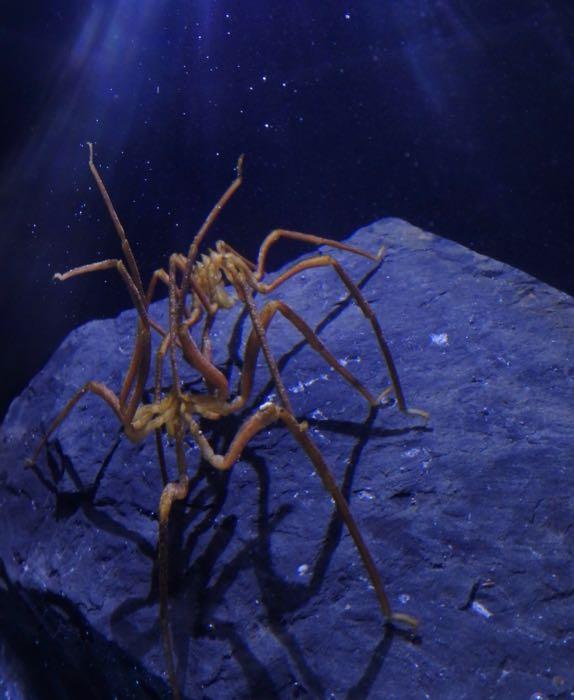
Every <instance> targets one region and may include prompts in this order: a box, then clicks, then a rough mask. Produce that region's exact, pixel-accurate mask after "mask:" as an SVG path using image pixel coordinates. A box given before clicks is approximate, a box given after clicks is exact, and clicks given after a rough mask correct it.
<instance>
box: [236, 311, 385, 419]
mask: <svg viewBox="0 0 574 700" xmlns="http://www.w3.org/2000/svg"><path fill="white" fill-rule="evenodd" d="M277 312H279V313H281V314H282V315H283V316H284V317H285V318H286V319H287V320H288V321H289V322H290V323H292V324H293V325H294V326H295V328H297V330H299V332H300V333H301V334H302V335H303V337H304V338H305V340H306V341H307V342H308V343H309V345H310V346H311V347H312V348H313V350H315V351H316V352H318V353H319V354H320V355H321V357H322V358H323V359H324V360H325V362H327V364H329V365H330V366H331V367H332V368H333V369H334V370H335V371H336V372H338V373H339V374H340V375H341V377H343V379H344V380H345V381H346V382H348V383H349V384H350V385H351V386H352V387H353V388H354V389H356V390H357V391H358V392H359V393H360V394H361V395H362V396H364V398H365V399H366V400H367V401H368V402H369V404H370V405H371V406H377V405H378V403H379V400H380V397H379V398H375V397H374V396H373V395H372V394H371V393H370V392H369V390H368V389H367V388H366V387H364V386H363V384H361V382H360V381H359V380H358V379H357V378H356V377H355V376H354V375H353V374H352V373H351V372H349V370H348V369H347V368H346V367H343V365H341V363H340V362H339V361H338V360H337V358H336V357H335V356H334V355H333V354H332V353H331V352H330V351H329V350H328V349H327V348H326V347H325V345H324V344H323V343H322V342H321V340H320V339H319V337H318V336H317V334H316V333H315V332H314V331H313V330H312V329H311V327H310V326H309V325H307V323H306V322H305V321H304V320H303V319H302V318H301V316H299V314H297V313H296V312H295V311H293V309H292V308H291V307H290V306H288V305H287V304H285V302H283V301H279V300H274V301H270V302H268V303H267V304H266V305H265V306H264V307H263V308H262V309H261V310H260V311H259V316H260V319H261V325H262V327H263V331H264V332H265V333H267V329H268V328H269V325H270V323H271V321H272V319H273V318H274V316H275V314H276V313H277ZM260 347H261V344H260V341H259V335H258V334H257V333H256V331H255V330H252V331H251V333H250V334H249V337H248V339H247V344H246V346H245V353H244V363H243V369H242V372H241V380H240V393H239V395H238V397H237V398H236V399H234V400H233V401H232V402H231V404H230V406H232V411H237V410H238V409H240V408H241V407H242V406H243V405H245V403H246V402H247V400H248V398H249V395H250V393H251V388H252V386H253V376H254V374H255V367H256V362H257V356H258V354H259V350H260Z"/></svg>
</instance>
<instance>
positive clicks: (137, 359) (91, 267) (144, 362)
mask: <svg viewBox="0 0 574 700" xmlns="http://www.w3.org/2000/svg"><path fill="white" fill-rule="evenodd" d="M114 268H115V269H116V270H117V271H118V272H119V274H120V277H121V278H122V280H123V281H124V283H125V285H126V287H127V289H128V292H129V294H130V296H131V299H132V302H133V304H134V306H135V308H136V311H137V312H138V315H139V320H138V325H137V334H136V342H135V346H134V350H133V352H132V357H131V360H130V364H129V367H128V371H127V373H126V376H125V378H124V381H123V382H122V387H121V390H120V394H119V401H120V406H121V407H122V410H124V409H125V411H126V418H127V420H128V422H129V421H130V420H131V419H132V418H133V415H134V413H135V410H136V408H137V407H138V405H139V404H140V402H141V397H142V394H143V390H144V388H145V382H146V380H147V376H148V373H149V362H150V353H151V348H150V325H151V324H150V320H149V317H148V314H147V304H146V301H145V297H143V296H142V295H141V294H140V292H139V289H138V288H137V286H136V285H135V283H134V281H133V279H132V278H131V277H130V275H129V273H128V271H127V270H126V267H125V265H124V263H123V261H122V260H117V259H109V260H100V261H99V262H95V263H89V264H88V265H80V266H79V267H74V268H72V269H71V270H68V271H67V272H64V273H63V274H60V273H59V272H57V273H56V274H55V275H54V279H57V280H59V281H61V282H64V281H66V280H68V279H70V278H72V277H78V276H80V275H86V274H90V273H92V272H98V271H102V270H110V269H114ZM134 381H135V388H134V386H133V384H134ZM130 392H131V398H130V399H129V402H128V397H129V396H130Z"/></svg>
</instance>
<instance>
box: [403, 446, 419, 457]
mask: <svg viewBox="0 0 574 700" xmlns="http://www.w3.org/2000/svg"><path fill="white" fill-rule="evenodd" d="M420 451H421V450H420V448H419V447H413V448H412V449H410V450H407V451H406V452H405V453H404V455H405V457H416V456H417V455H418V454H419V452H420Z"/></svg>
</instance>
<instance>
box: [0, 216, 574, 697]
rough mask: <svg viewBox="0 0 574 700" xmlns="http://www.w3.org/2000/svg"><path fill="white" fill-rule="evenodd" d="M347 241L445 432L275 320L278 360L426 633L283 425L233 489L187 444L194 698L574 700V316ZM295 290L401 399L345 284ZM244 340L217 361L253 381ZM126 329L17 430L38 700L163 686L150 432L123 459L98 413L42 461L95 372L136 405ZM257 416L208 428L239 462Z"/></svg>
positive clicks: (433, 239)
mask: <svg viewBox="0 0 574 700" xmlns="http://www.w3.org/2000/svg"><path fill="white" fill-rule="evenodd" d="M351 240H352V242H353V243H354V244H356V245H360V246H362V247H364V248H367V249H369V250H373V251H375V250H377V249H378V247H379V246H380V244H381V243H383V242H384V243H385V244H386V246H387V248H388V255H387V257H386V259H385V260H384V262H383V263H382V265H381V266H380V268H379V269H378V270H375V271H374V272H372V274H370V271H372V269H373V264H372V263H370V262H369V261H368V260H365V259H362V258H358V257H355V256H352V255H348V254H341V253H339V252H337V253H335V255H336V257H338V258H339V259H340V260H341V261H343V262H344V265H345V267H346V269H347V270H348V271H349V273H350V275H351V277H352V278H353V279H355V280H357V281H358V280H362V285H363V287H362V288H363V290H364V293H365V295H366V297H367V299H368V300H369V301H370V302H371V304H372V306H373V308H374V309H375V311H376V313H377V316H378V317H379V319H380V321H381V324H382V327H383V330H384V333H385V335H386V337H387V339H388V341H389V343H390V346H391V348H392V351H393V354H394V357H395V360H396V362H397V365H398V368H399V372H400V375H401V379H402V383H403V387H404V390H405V394H406V396H407V400H408V402H409V403H410V404H411V405H413V406H416V407H420V408H425V409H427V410H429V411H430V413H431V420H430V422H429V424H428V426H427V428H424V427H421V426H420V422H418V421H417V420H416V419H410V418H407V417H405V416H403V415H401V414H400V413H399V412H398V411H397V409H396V407H394V406H385V407H383V408H381V409H380V410H379V411H378V413H377V414H376V415H370V414H369V411H368V408H367V406H366V405H365V402H364V400H363V399H362V398H361V396H360V395H358V394H356V393H355V392H354V391H352V390H350V389H349V388H348V386H347V385H345V384H344V383H343V382H342V380H340V379H339V378H338V377H337V376H335V374H334V372H332V371H331V370H330V369H329V368H328V367H326V366H325V365H324V363H323V362H322V360H321V358H320V357H319V356H317V355H316V354H315V353H314V352H313V351H312V350H310V349H309V348H308V346H306V345H305V344H302V343H300V338H299V336H298V334H297V332H296V331H295V330H294V329H293V328H291V327H289V325H288V324H287V323H286V322H285V321H283V320H282V319H281V320H279V319H277V320H275V321H274V324H273V326H272V329H271V332H270V338H271V345H272V348H273V350H274V352H275V353H276V356H277V357H278V358H279V361H280V366H281V367H282V374H283V377H284V379H285V383H286V385H287V387H288V388H289V390H290V393H291V397H292V400H293V403H294V406H295V409H296V412H297V414H298V416H300V417H306V418H307V419H308V420H309V423H310V426H311V427H310V429H311V433H312V435H313V437H314V439H315V441H316V443H317V444H318V446H319V447H320V449H321V450H322V452H323V455H324V457H325V459H326V460H327V462H328V463H329V465H330V466H331V467H332V469H333V470H334V472H335V473H336V475H337V477H338V479H339V483H341V484H343V487H344V490H345V491H346V492H347V493H348V494H349V497H350V502H351V507H352V510H353V512H354V514H355V516H356V518H357V520H358V522H359V524H360V526H361V528H362V530H363V533H364V535H365V538H366V540H367V542H368V544H369V546H370V548H371V550H372V552H373V554H374V557H375V559H376V561H377V565H378V566H379V569H380V571H381V573H382V576H383V579H384V581H385V585H386V587H387V592H388V594H389V597H390V599H391V601H392V604H393V605H394V607H395V608H396V610H398V611H405V612H409V613H411V614H414V615H416V616H418V617H419V618H420V620H421V636H420V640H419V641H418V643H413V642H411V641H409V640H407V639H405V638H403V637H402V636H401V635H398V634H394V635H393V636H392V637H391V636H385V635H384V634H383V630H382V627H381V616H380V614H379V610H378V607H377V603H376V600H375V597H374V594H373V592H372V590H370V587H369V583H368V580H367V577H366V573H365V571H364V569H363V567H362V564H361V561H360V559H359V556H358V554H357V552H356V550H355V548H354V546H353V543H352V540H351V538H350V536H349V535H348V533H347V532H346V530H345V529H344V528H342V527H341V524H340V521H339V520H338V519H337V517H336V516H335V514H334V512H333V505H332V503H331V501H330V499H329V498H328V497H327V496H326V495H325V493H324V491H323V490H322V487H321V485H320V483H319V480H318V478H317V477H316V476H314V474H313V469H312V466H311V464H310V462H309V461H308V459H307V458H306V457H305V455H304V454H302V453H301V452H300V450H299V448H298V447H297V446H296V445H295V443H294V441H293V439H292V438H291V436H290V435H289V434H288V433H287V432H286V431H285V430H284V429H283V428H281V427H277V428H273V429H271V430H269V431H267V432H265V433H264V434H261V435H259V436H258V437H257V438H256V439H254V440H253V441H252V442H251V443H250V445H249V447H248V449H246V450H245V453H244V455H243V459H242V460H241V462H239V463H238V464H237V465H236V466H235V467H234V469H233V470H232V471H231V473H230V474H228V475H225V474H218V473H214V471H213V470H212V469H210V468H207V467H201V468H199V471H197V470H198V462H199V460H198V457H197V450H196V449H195V448H194V447H193V446H192V445H191V444H190V446H189V450H188V457H189V465H190V472H192V473H197V478H196V479H195V480H194V482H193V491H192V493H191V495H190V498H189V501H188V503H187V506H186V507H185V508H180V509H179V510H178V512H177V514H176V517H174V519H173V527H172V544H173V547H172V554H171V556H172V561H173V565H174V566H173V569H174V570H173V576H172V584H171V586H172V591H173V598H172V624H173V629H174V636H175V646H176V653H177V665H178V674H179V677H180V680H181V686H182V687H183V688H184V692H185V696H186V697H188V698H193V699H194V700H195V699H203V700H208V699H212V700H215V699H218V700H219V699H226V698H269V699H281V700H283V699H285V700H286V699H287V698H306V697H313V698H315V697H316V698H325V699H326V698H347V699H350V698H353V699H358V698H367V697H369V698H383V697H384V698H387V699H389V698H424V697H430V698H441V700H448V699H450V698H452V699H453V700H454V699H455V698H456V700H460V698H477V697H481V698H505V699H506V698H510V699H512V698H522V699H524V698H529V697H531V696H533V694H534V693H536V692H538V693H541V694H543V696H546V697H554V698H558V697H564V698H565V697H570V693H571V692H573V691H574V672H573V671H572V659H574V616H573V614H572V610H573V609H574V564H573V554H574V527H573V524H574V434H573V418H574V351H573V343H572V341H573V338H574V301H573V300H572V299H571V298H570V297H568V296H566V295H564V294H561V293H559V292H557V291H556V290H553V289H550V288H548V287H547V286H545V285H543V284H541V283H539V282H537V281H536V280H535V279H532V278H531V277H528V276H527V275H525V274H523V273H521V272H519V271H517V270H514V269H511V268H509V267H507V266H505V265H503V264H501V263H498V262H496V261H493V260H490V259H487V258H484V257H482V256H480V255H477V254H475V253H473V252H471V251H469V250H468V249H466V248H463V247H461V246H460V245H457V244H455V243H452V242H449V241H446V240H444V239H441V238H438V237H437V236H434V235H432V234H429V233H426V232H423V231H421V230H419V229H416V228H413V227H411V226H409V225H408V224H406V223H404V222H402V221H398V220H385V221H382V222H379V223H376V224H374V225H372V226H369V227H367V228H365V229H362V230H361V231H359V232H358V233H357V234H356V235H355V236H354V237H353V238H352V239H351ZM73 283H77V284H79V283H80V282H78V281H76V282H69V283H68V284H73ZM280 292H281V294H280V296H281V298H283V299H285V300H287V301H288V302H289V303H290V304H291V305H292V306H293V307H294V308H295V309H297V310H298V311H299V313H301V314H302V315H303V316H304V317H305V318H306V319H307V320H308V322H309V323H310V324H311V325H312V326H313V327H315V326H317V325H319V326H320V328H321V337H322V339H323V341H324V342H325V344H326V345H328V346H329V347H330V348H331V350H332V351H333V352H334V354H335V355H336V356H337V357H338V358H339V359H340V360H344V361H345V363H346V365H347V367H348V368H349V369H351V370H352V371H353V372H355V373H356V374H357V375H358V376H359V377H360V378H361V379H362V380H363V381H364V382H366V383H368V385H369V386H370V387H371V388H372V390H373V392H375V391H378V390H380V389H382V388H383V387H384V386H385V385H386V384H387V383H388V379H387V376H386V372H385V369H384V366H383V363H382V361H381V358H380V356H379V354H378V352H377V347H376V344H375V341H374V337H373V335H372V332H371V329H370V326H369V324H368V322H367V321H366V320H365V319H364V318H363V317H362V315H361V313H360V312H359V311H358V309H357V308H356V306H355V305H354V304H353V303H350V302H349V301H348V300H346V295H345V293H344V289H343V287H342V285H341V284H340V281H339V280H338V278H337V277H336V275H335V274H334V273H333V271H332V270H330V269H322V270H314V271H309V272H306V273H304V274H302V275H300V276H299V277H297V279H296V280H294V281H292V282H290V283H288V284H285V285H284V286H283V287H282V288H281V289H280ZM164 313H165V305H164V304H163V303H161V302H160V303H158V304H156V305H154V307H153V314H154V315H155V316H156V317H157V318H160V319H161V318H162V317H164ZM248 328H249V322H248V320H246V319H245V318H242V317H238V314H237V313H236V312H235V311H232V312H230V313H228V314H222V316H221V319H220V321H219V323H218V325H217V327H216V334H215V337H216V343H215V344H216V346H217V347H216V358H217V360H218V362H219V363H220V364H221V365H222V366H224V367H226V368H227V369H228V370H229V371H230V372H231V373H232V375H233V376H235V377H236V376H237V359H238V358H239V357H240V355H241V344H242V342H243V341H244V339H245V335H246V331H247V329H248ZM133 329H134V313H133V312H126V313H124V314H122V315H121V316H120V317H119V318H117V319H115V320H109V321H97V322H93V323H90V324H88V325H86V326H84V327H82V328H79V329H77V330H76V331H75V332H74V333H72V334H71V335H70V336H69V337H68V338H67V339H66V340H65V342H64V343H63V344H62V346H61V347H60V349H59V350H58V352H57V353H56V354H55V355H54V357H53V358H52V360H51V361H50V362H49V364H48V365H47V367H46V368H45V369H44V370H43V371H42V372H41V373H40V374H39V375H38V376H37V377H36V378H35V379H34V380H33V381H32V382H31V384H30V386H29V387H28V388H27V389H26V391H25V392H24V393H23V394H22V396H21V397H20V398H18V399H17V400H16V401H14V403H13V404H12V406H11V408H10V411H9V413H8V416H7V418H6V421H5V423H4V426H3V428H2V432H1V460H0V508H1V511H0V512H1V514H2V529H1V533H0V557H1V559H2V560H3V563H4V567H5V571H3V572H1V573H2V576H1V580H2V581H3V583H2V587H1V588H0V596H1V597H2V599H3V601H4V602H3V603H2V606H1V607H0V609H1V610H3V612H2V621H1V623H2V628H1V629H0V640H1V645H0V652H1V653H0V663H1V664H2V665H3V667H4V673H0V675H2V676H3V677H4V678H9V679H14V680H9V681H8V682H10V683H13V685H12V686H11V690H12V696H13V697H19V695H18V687H20V688H21V690H20V692H21V695H20V697H34V698H36V697H45V696H46V691H47V689H48V684H49V682H52V683H54V682H56V681H54V680H53V679H52V681H49V677H50V673H53V674H55V675H56V676H59V680H58V682H60V683H61V685H62V689H61V691H60V695H54V693H48V694H50V696H51V697H78V694H77V692H76V691H75V689H77V688H78V687H80V686H79V685H76V686H74V683H76V684H82V683H83V684H84V686H85V687H87V688H91V689H92V690H93V693H94V696H95V697H100V698H102V697H104V698H105V697H113V696H114V695H117V696H119V697H125V698H129V697H133V698H144V697H145V698H148V697H149V698H151V697H161V696H162V695H163V694H167V692H168V689H167V684H166V682H165V664H164V659H163V655H162V652H161V644H160V636H159V627H158V600H157V586H156V584H155V581H156V578H155V552H156V542H157V512H156V511H157V502H158V498H159V494H160V491H161V476H160V473H159V470H158V467H157V460H156V457H155V447H154V440H153V438H149V439H148V440H146V441H145V442H144V443H143V444H140V445H133V444H131V443H129V442H128V441H127V440H126V439H125V437H123V436H122V435H121V434H120V431H119V428H118V424H117V422H116V420H115V418H114V416H113V415H112V413H111V411H110V410H109V409H108V408H107V407H106V406H105V405H104V404H103V403H102V402H101V401H100V400H98V399H97V398H95V397H88V398H86V399H84V400H83V401H82V402H81V404H80V405H79V406H78V407H77V408H76V409H75V411H74V412H73V414H72V415H71V416H70V418H69V419H68V420H67V421H66V422H65V423H64V424H63V425H62V426H61V428H60V429H59V430H58V432H57V434H56V435H55V437H54V439H53V440H52V441H51V442H50V448H49V451H48V452H47V454H44V455H43V456H42V459H41V460H39V464H38V468H37V469H35V470H30V469H25V468H24V461H25V459H26V457H28V456H29V455H30V454H31V452H32V450H33V447H34V445H35V444H36V441H37V440H38V437H39V435H40V434H41V426H42V425H43V426H45V425H46V424H47V423H48V422H49V421H50V420H51V419H52V418H53V417H54V416H55V415H56V414H57V412H58V410H59V408H60V407H61V406H62V405H63V402H64V401H65V400H66V399H67V398H68V397H69V396H70V395H71V394H72V393H73V391H74V389H76V388H77V387H79V386H81V385H82V383H83V382H84V381H85V380H86V379H88V378H97V379H100V380H103V381H105V382H106V383H108V384H109V385H110V386H111V387H114V388H115V389H117V387H118V386H119V384H120V381H121V376H122V372H123V370H124V368H125V366H126V363H127V361H128V359H129V351H130V347H131V342H132V333H133ZM267 377H268V373H267V372H266V370H265V368H264V366H263V365H262V363H261V362H260V367H259V371H258V383H257V386H256V391H255V392H254V403H253V405H257V404H258V403H261V402H262V401H263V400H265V398H266V397H267V396H268V395H269V394H271V393H272V392H273V388H272V386H270V385H269V384H266V382H267ZM241 419H242V416H239V417H237V418H235V417H234V418H232V419H229V420H226V421H225V422H223V423H222V424H215V425H214V426H213V430H212V431H211V432H210V436H211V439H212V440H213V442H214V443H215V444H216V445H218V447H219V448H220V449H221V448H222V447H224V446H225V444H226V442H227V441H228V437H226V436H230V435H233V433H234V432H235V430H236V429H237V425H238V424H239V422H240V421H241ZM207 428H208V426H206V430H207ZM167 451H168V454H169V455H171V458H172V460H173V455H172V451H171V450H170V449H169V448H168V450H167ZM172 466H173V464H172ZM4 611H5V612H4ZM30 615H31V617H30ZM36 640H38V642H36ZM38 647H40V649H39V650H38ZM34 648H36V652H35V656H34V655H33V652H32V649H34ZM42 649H44V651H42ZM31 658H32V661H31V663H30V659H31ZM46 659H48V660H49V661H46ZM130 659H131V661H130ZM63 668H66V669H67V673H68V676H69V677H68V676H64V675H63V674H62V669H63ZM6 669H7V670H6ZM23 669H26V671H25V672H23ZM8 672H9V673H8ZM7 673H8V675H6V674H7ZM4 683H5V686H4V688H3V689H5V688H6V687H7V686H6V681H4ZM25 687H27V688H28V691H27V692H25V690H23V688H25ZM82 696H83V697H91V696H90V695H88V694H83V695H82Z"/></svg>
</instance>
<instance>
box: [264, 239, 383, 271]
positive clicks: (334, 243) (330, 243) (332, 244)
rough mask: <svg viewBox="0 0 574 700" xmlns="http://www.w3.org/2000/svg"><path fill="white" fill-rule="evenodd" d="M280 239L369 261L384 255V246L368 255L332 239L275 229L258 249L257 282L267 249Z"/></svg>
mask: <svg viewBox="0 0 574 700" xmlns="http://www.w3.org/2000/svg"><path fill="white" fill-rule="evenodd" d="M281 238H290V239H291V240H294V241H301V242H302V243H310V244H311V245H315V246H317V245H326V246H329V247H330V248H338V249H339V250H346V251H347V252H348V253H354V254H355V255H361V256H362V257H364V258H369V260H375V261H379V260H381V258H382V257H383V255H384V251H385V248H384V246H383V247H381V248H380V249H379V251H378V252H377V254H376V255H373V253H369V252H368V251H367V250H363V249H362V248H357V247H356V246H353V245H349V244H348V243H342V242H341V241H335V240H333V239H332V238H323V237H322V236H313V235H312V234H310V233H300V232H299V231H288V230H286V229H281V228H278V229H275V231H271V233H270V234H269V235H268V236H267V237H266V238H265V239H264V240H263V243H262V244H261V246H260V248H259V255H258V256H257V270H256V272H255V274H254V277H255V279H256V280H257V281H260V280H261V279H263V276H264V275H265V260H266V258H267V253H268V252H269V248H271V246H272V245H273V244H274V243H276V242H277V241H278V240H280V239H281Z"/></svg>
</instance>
